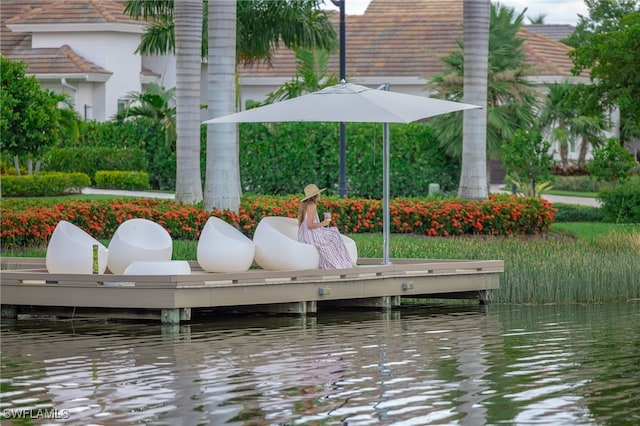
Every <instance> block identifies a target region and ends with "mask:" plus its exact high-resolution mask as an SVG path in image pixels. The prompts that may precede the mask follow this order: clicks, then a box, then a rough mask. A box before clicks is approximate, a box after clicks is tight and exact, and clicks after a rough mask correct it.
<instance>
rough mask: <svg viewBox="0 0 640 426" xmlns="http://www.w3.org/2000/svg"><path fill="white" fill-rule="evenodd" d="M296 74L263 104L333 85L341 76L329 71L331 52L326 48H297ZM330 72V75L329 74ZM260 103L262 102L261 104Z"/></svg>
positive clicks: (268, 96) (269, 95)
mask: <svg viewBox="0 0 640 426" xmlns="http://www.w3.org/2000/svg"><path fill="white" fill-rule="evenodd" d="M295 55H296V75H295V76H293V78H292V79H291V80H290V81H287V82H285V83H284V84H283V85H282V86H280V87H279V88H278V89H276V90H275V91H273V92H271V93H269V94H268V95H267V97H266V99H265V100H264V101H263V102H262V103H261V105H266V104H272V103H274V102H278V101H282V100H285V99H291V98H295V97H298V96H300V95H302V94H304V93H311V92H315V91H317V90H320V89H323V88H325V87H327V86H333V85H335V84H337V83H338V81H339V77H338V76H337V75H336V74H335V73H328V64H329V56H330V52H328V51H326V50H310V49H295ZM327 74H328V75H327ZM259 105H260V104H259Z"/></svg>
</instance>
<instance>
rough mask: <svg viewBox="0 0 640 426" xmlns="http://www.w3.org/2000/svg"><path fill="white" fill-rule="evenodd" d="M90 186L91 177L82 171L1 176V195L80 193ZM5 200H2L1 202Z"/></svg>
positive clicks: (27, 195) (39, 195)
mask: <svg viewBox="0 0 640 426" xmlns="http://www.w3.org/2000/svg"><path fill="white" fill-rule="evenodd" d="M87 186H91V179H90V178H89V176H87V175H86V174H84V173H56V172H42V173H40V174H39V175H37V176H29V175H27V176H16V175H5V176H2V196H3V197H45V196H53V195H63V194H73V193H80V192H81V190H82V188H86V187H87ZM4 203H6V201H3V204H4Z"/></svg>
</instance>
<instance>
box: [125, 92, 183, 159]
mask: <svg viewBox="0 0 640 426" xmlns="http://www.w3.org/2000/svg"><path fill="white" fill-rule="evenodd" d="M175 94H176V88H175V87H173V88H171V89H169V90H164V89H163V88H162V87H160V85H158V84H157V83H149V84H148V85H147V87H146V89H145V91H144V92H136V91H132V92H129V93H127V95H126V96H125V97H124V98H123V100H124V101H125V106H124V108H122V109H121V110H120V111H118V113H117V114H116V115H115V116H114V117H113V119H114V120H115V121H120V122H121V121H125V120H129V119H134V118H140V117H147V118H150V119H151V120H153V122H154V123H155V124H156V125H158V126H159V127H160V128H161V129H162V130H163V132H164V135H165V143H166V145H167V148H170V149H171V150H174V149H175V142H176V107H175Z"/></svg>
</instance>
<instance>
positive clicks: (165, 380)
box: [1, 301, 640, 425]
mask: <svg viewBox="0 0 640 426" xmlns="http://www.w3.org/2000/svg"><path fill="white" fill-rule="evenodd" d="M1 329H2V336H1V337H2V340H1V345H2V346H1V348H2V372H1V385H2V386H1V392H2V394H1V404H2V413H3V415H4V416H10V417H13V420H7V419H5V420H3V421H2V424H3V425H4V424H45V423H49V424H62V423H64V424H74V425H89V424H96V425H128V424H141V423H146V424H153V425H198V424H202V425H223V424H233V425H293V424H305V425H306V424H308V425H387V424H394V425H427V424H429V425H430V424H463V425H483V424H493V425H496V424H509V425H511V424H518V425H528V424H541V425H563V424H565V425H627V424H628V425H633V424H635V425H637V424H640V301H631V302H627V303H622V304H615V305H597V306H544V307H502V306H490V307H488V308H487V309H486V310H482V309H480V308H477V307H475V306H474V307H454V308H451V307H449V308H443V307H428V308H427V307H423V308H419V309H412V310H402V311H394V312H390V313H379V312H375V313H372V312H365V313H363V312H349V313H346V312H345V313H333V314H320V315H319V316H318V317H317V318H306V319H304V318H273V317H249V318H247V317H224V318H215V319H208V320H206V321H202V322H195V323H193V324H191V325H184V326H180V327H174V328H164V327H161V326H160V325H158V324H156V323H131V322H127V323H122V322H105V321H96V320H90V321H88V320H84V321H78V320H76V321H73V322H71V321H56V322H49V321H36V320H20V321H18V322H12V321H4V322H3V324H2V327H1ZM25 416H32V417H34V418H35V417H39V418H38V419H35V420H28V421H25V419H19V417H25ZM47 417H48V418H49V419H44V418H47Z"/></svg>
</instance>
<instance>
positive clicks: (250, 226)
mask: <svg viewBox="0 0 640 426" xmlns="http://www.w3.org/2000/svg"><path fill="white" fill-rule="evenodd" d="M299 202H300V201H299V198H298V197H295V196H289V197H266V196H251V197H244V198H243V199H242V202H241V205H240V212H239V214H235V213H233V212H230V211H220V210H214V211H212V212H206V211H204V210H202V209H200V208H198V207H194V206H190V205H184V204H181V203H178V202H175V201H166V200H157V199H147V198H144V199H119V200H110V201H80V200H70V201H64V202H57V201H43V202H39V201H33V200H25V201H23V200H9V201H3V203H2V222H1V226H2V228H1V231H0V244H1V245H2V247H5V248H11V247H22V246H30V245H40V244H46V242H47V241H48V239H49V237H50V236H51V234H52V233H53V230H54V229H55V226H56V225H57V223H58V222H59V221H60V220H67V221H69V222H71V223H73V224H74V225H76V226H79V227H80V228H82V229H84V230H85V231H86V232H87V233H89V234H90V235H92V236H93V237H94V238H97V239H100V240H109V239H110V238H111V237H112V236H113V234H114V232H115V231H116V229H117V227H118V226H119V225H120V224H121V223H122V222H124V221H125V220H128V219H132V218H144V219H149V220H152V221H154V222H157V223H158V224H160V225H162V226H163V227H164V228H165V229H166V230H167V231H168V232H169V233H170V234H171V236H172V237H173V238H174V239H177V240H197V239H198V237H199V236H200V232H201V230H202V228H203V227H204V224H205V223H206V221H207V220H208V218H209V217H210V216H216V217H219V218H221V219H223V220H225V221H226V222H228V223H230V224H232V225H233V226H235V227H237V228H238V229H240V230H241V231H242V232H244V233H245V234H246V235H247V236H249V237H252V236H253V232H254V231H255V228H256V226H257V225H258V222H260V219H262V218H263V217H265V216H287V217H293V218H295V217H297V212H298V206H299ZM318 211H319V213H320V214H322V212H324V211H330V212H331V213H332V221H333V223H334V224H335V225H336V226H337V227H338V228H339V229H340V231H341V232H343V233H361V232H380V231H382V202H381V201H380V200H368V199H349V198H345V199H339V198H336V197H323V198H321V199H320V200H319V206H318ZM554 212H555V209H554V208H553V207H552V206H551V204H550V203H549V202H548V201H546V200H543V199H541V198H523V197H514V196H508V195H501V196H491V197H489V199H488V200H482V201H461V200H453V199H452V200H421V199H394V200H391V201H390V205H389V215H390V228H391V229H390V231H391V232H393V233H413V234H419V235H429V236H449V235H463V234H488V235H519V234H537V233H541V232H546V231H548V230H549V228H550V227H551V224H552V223H553V219H554Z"/></svg>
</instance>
